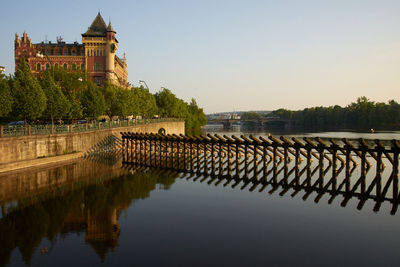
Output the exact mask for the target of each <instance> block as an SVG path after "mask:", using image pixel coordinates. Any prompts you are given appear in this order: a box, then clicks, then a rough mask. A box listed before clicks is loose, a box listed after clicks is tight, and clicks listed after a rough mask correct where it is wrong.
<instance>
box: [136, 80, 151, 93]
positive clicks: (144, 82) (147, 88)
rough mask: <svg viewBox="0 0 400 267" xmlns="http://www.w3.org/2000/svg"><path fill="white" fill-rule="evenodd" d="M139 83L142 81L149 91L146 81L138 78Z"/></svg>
mask: <svg viewBox="0 0 400 267" xmlns="http://www.w3.org/2000/svg"><path fill="white" fill-rule="evenodd" d="M139 83H140V84H142V83H143V84H144V85H145V86H146V88H147V90H149V91H150V89H149V87H148V86H147V83H146V82H145V81H142V80H140V81H139Z"/></svg>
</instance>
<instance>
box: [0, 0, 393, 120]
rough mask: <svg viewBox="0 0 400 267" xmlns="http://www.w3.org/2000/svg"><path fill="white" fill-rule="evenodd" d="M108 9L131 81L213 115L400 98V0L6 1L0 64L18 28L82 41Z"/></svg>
mask: <svg viewBox="0 0 400 267" xmlns="http://www.w3.org/2000/svg"><path fill="white" fill-rule="evenodd" d="M99 10H100V12H101V14H102V16H103V18H104V19H105V20H106V22H108V20H109V19H111V21H112V24H113V27H114V29H115V30H116V31H117V38H118V40H119V51H118V53H119V55H120V56H122V54H123V53H124V52H126V54H127V61H128V72H129V76H128V79H129V81H130V82H131V83H133V84H134V85H137V84H138V81H139V80H145V81H146V82H147V84H148V85H149V87H150V90H151V91H152V92H156V91H158V90H159V89H160V87H166V88H170V89H171V90H172V91H173V92H174V93H175V94H176V95H177V96H178V97H180V98H183V99H185V100H186V101H189V100H190V98H192V97H193V98H195V99H196V100H197V102H198V104H199V105H200V106H202V107H204V109H205V111H206V112H207V113H211V112H219V111H232V110H236V111H238V110H272V109H277V108H280V107H283V108H289V109H302V108H305V107H310V106H321V105H324V106H327V105H335V104H339V105H342V106H343V105H347V104H349V103H350V102H352V101H355V100H356V98H357V97H358V96H363V95H365V96H367V97H368V98H370V99H372V100H374V101H387V100H389V99H395V100H396V101H400V15H399V14H400V1H389V0H381V1H369V0H336V1H325V0H316V1H311V0H310V1H306V0H304V1H300V0H298V1H294V0H292V1H289V0H281V1H267V0H265V1H256V0H248V1H244V0H243V1H235V0H233V1H222V0H214V1H209V0H203V1H192V0H182V1H179V0H175V1H170V0H164V1H156V0H147V1H145V0H141V1H138V0H136V1H101V0H98V1H75V0H70V1H40V0H37V1H28V0H25V1H2V8H1V10H0V17H1V26H0V34H1V36H2V42H1V43H0V51H1V52H0V65H3V66H5V67H6V68H7V72H8V73H9V72H12V71H13V70H14V63H13V49H14V44H13V42H14V35H15V33H18V34H19V35H21V34H22V33H23V32H24V30H25V31H26V32H27V33H28V35H29V36H30V37H31V39H32V41H33V42H34V43H37V42H41V41H43V40H44V39H45V38H46V36H47V39H48V40H50V41H56V36H59V35H61V36H62V37H63V38H64V40H65V41H66V42H74V41H78V42H81V33H83V32H85V31H86V29H87V27H88V26H89V25H90V24H91V22H92V21H93V19H94V18H95V16H96V14H97V12H98V11H99Z"/></svg>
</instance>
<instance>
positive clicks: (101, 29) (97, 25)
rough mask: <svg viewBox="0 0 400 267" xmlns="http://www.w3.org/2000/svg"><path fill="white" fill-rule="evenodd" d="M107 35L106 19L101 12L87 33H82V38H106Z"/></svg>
mask: <svg viewBox="0 0 400 267" xmlns="http://www.w3.org/2000/svg"><path fill="white" fill-rule="evenodd" d="M106 33H107V24H106V23H105V22H104V19H103V18H102V16H101V15H100V12H99V13H97V16H96V18H95V19H94V20H93V22H92V24H91V25H90V27H89V28H88V30H87V31H86V32H85V33H82V36H84V37H85V36H106Z"/></svg>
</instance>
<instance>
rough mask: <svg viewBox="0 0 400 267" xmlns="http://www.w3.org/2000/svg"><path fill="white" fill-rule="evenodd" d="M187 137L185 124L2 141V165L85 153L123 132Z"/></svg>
mask: <svg viewBox="0 0 400 267" xmlns="http://www.w3.org/2000/svg"><path fill="white" fill-rule="evenodd" d="M160 129H164V130H165V133H166V134H177V135H179V134H184V133H185V123H184V122H157V123H149V124H141V125H136V126H129V127H119V128H111V129H104V130H95V131H88V132H81V133H69V134H53V135H36V136H22V137H3V138H0V165H1V164H7V163H12V162H19V161H24V160H32V159H37V158H42V157H52V156H58V155H64V154H68V153H73V152H78V151H79V152H86V151H87V150H88V149H89V148H91V147H92V146H93V145H95V144H97V143H98V142H100V141H101V140H103V139H104V138H106V137H107V136H110V135H115V136H117V137H121V134H120V132H138V133H157V132H158V131H159V130H160Z"/></svg>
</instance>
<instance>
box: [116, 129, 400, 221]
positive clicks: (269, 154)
mask: <svg viewBox="0 0 400 267" xmlns="http://www.w3.org/2000/svg"><path fill="white" fill-rule="evenodd" d="M121 136H122V153H123V155H122V156H123V164H125V165H135V166H138V165H139V166H149V167H158V168H163V169H172V170H176V171H181V172H189V173H196V174H197V175H203V176H205V177H208V176H210V177H217V178H213V179H212V180H214V179H217V181H219V180H227V181H236V183H243V184H244V185H248V184H250V185H252V186H251V187H252V188H253V187H254V188H255V187H257V186H260V187H261V188H265V187H266V186H272V187H273V188H274V187H276V186H281V187H282V188H284V189H285V192H286V191H289V189H293V190H295V192H297V191H299V190H304V191H306V192H308V193H307V194H309V193H312V192H315V193H317V194H318V198H321V196H322V195H323V194H324V193H328V194H329V195H331V199H333V198H335V197H336V196H338V195H341V196H343V198H344V200H343V203H346V202H347V201H348V200H349V199H351V198H357V199H359V201H360V202H359V204H358V208H362V207H363V205H364V203H365V202H366V201H367V200H369V199H372V200H374V201H375V202H376V205H375V207H374V211H378V210H379V208H380V205H381V203H383V202H390V203H392V211H391V213H392V214H394V213H395V212H396V210H397V206H398V203H399V190H398V187H399V186H398V168H399V164H398V163H399V152H400V144H399V142H398V141H397V140H390V141H383V140H373V145H371V140H364V139H358V140H348V139H340V140H334V139H325V140H322V139H321V138H312V139H311V138H302V139H299V138H291V139H289V138H286V137H283V136H281V137H280V138H276V137H273V136H269V137H268V138H264V137H258V138H257V137H254V136H249V137H245V136H243V135H242V136H240V137H237V136H231V137H228V136H226V135H224V136H220V135H210V134H209V135H207V136H203V135H202V136H184V135H180V136H178V135H161V134H141V133H121ZM330 201H331V200H330ZM343 203H342V205H343Z"/></svg>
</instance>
